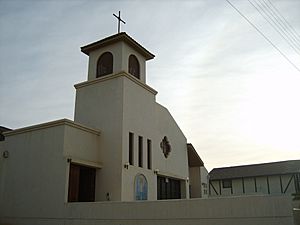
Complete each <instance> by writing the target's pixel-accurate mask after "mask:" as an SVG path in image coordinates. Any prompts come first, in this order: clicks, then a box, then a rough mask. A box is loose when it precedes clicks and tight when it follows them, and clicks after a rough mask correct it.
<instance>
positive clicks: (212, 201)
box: [0, 196, 295, 225]
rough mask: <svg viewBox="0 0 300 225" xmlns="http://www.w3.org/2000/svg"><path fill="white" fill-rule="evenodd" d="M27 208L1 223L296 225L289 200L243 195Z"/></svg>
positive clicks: (1, 217)
mask: <svg viewBox="0 0 300 225" xmlns="http://www.w3.org/2000/svg"><path fill="white" fill-rule="evenodd" d="M47 209H48V205H47V204H44V213H42V214H39V213H37V211H36V210H37V209H36V208H35V209H33V208H30V210H31V211H33V213H31V214H29V215H24V214H22V213H18V214H15V215H13V214H12V213H11V212H9V211H5V212H3V211H0V224H14V225H36V224H38V225H48V224H52V225H56V224H57V225H60V224H65V225H81V224H86V225H90V224H93V225H187V224H188V225H199V224H201V225H216V224H222V225H241V224H242V225H262V224H263V225H283V224H284V225H295V224H294V222H293V212H292V205H291V197H287V196H251V197H249V196H245V197H224V198H208V199H190V200H171V201H144V202H91V203H68V204H65V205H63V207H62V208H61V210H60V211H59V212H58V210H57V211H55V213H52V214H50V213H45V212H46V211H47Z"/></svg>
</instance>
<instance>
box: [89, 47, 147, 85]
mask: <svg viewBox="0 0 300 225" xmlns="http://www.w3.org/2000/svg"><path fill="white" fill-rule="evenodd" d="M104 52H110V53H112V55H113V74H115V73H119V72H126V73H128V59H129V56H130V55H131V54H133V55H135V56H136V57H137V59H138V61H139V64H140V81H141V82H142V83H146V59H145V58H144V57H143V56H142V55H141V54H140V53H138V52H137V51H135V50H134V49H133V48H131V47H130V46H129V45H128V44H126V43H125V42H123V41H121V42H117V43H114V44H111V45H108V46H105V47H102V48H99V49H97V50H94V51H92V52H90V53H89V65H88V80H89V81H90V80H94V79H96V74H97V62H98V59H99V57H100V56H101V55H102V54H103V53H104Z"/></svg>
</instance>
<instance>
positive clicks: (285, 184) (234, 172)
mask: <svg viewBox="0 0 300 225" xmlns="http://www.w3.org/2000/svg"><path fill="white" fill-rule="evenodd" d="M296 192H298V193H299V192H300V160H290V161H282V162H273V163H262V164H253V165H245V166H233V167H224V168H215V169H213V170H212V171H211V172H209V195H210V196H233V195H256V194H264V195H291V194H293V193H296Z"/></svg>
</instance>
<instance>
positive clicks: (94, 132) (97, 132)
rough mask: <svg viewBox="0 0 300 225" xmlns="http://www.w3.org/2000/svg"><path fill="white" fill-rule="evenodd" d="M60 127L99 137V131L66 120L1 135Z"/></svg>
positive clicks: (6, 134)
mask: <svg viewBox="0 0 300 225" xmlns="http://www.w3.org/2000/svg"><path fill="white" fill-rule="evenodd" d="M61 125H67V126H70V127H74V128H77V129H79V130H82V131H86V132H89V133H92V134H95V135H100V131H99V130H96V129H92V128H89V127H87V126H84V125H81V124H79V123H75V122H74V121H72V120H68V119H61V120H55V121H51V122H47V123H42V124H37V125H33V126H29V127H23V128H19V129H15V130H12V131H7V132H4V133H3V135H4V136H5V137H8V136H12V135H17V134H22V133H26V132H32V131H36V130H42V129H46V128H50V127H56V126H61Z"/></svg>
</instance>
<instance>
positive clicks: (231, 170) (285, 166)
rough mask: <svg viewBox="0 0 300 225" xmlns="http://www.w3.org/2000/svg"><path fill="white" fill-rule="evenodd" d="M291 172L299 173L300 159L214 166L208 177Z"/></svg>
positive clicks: (254, 175)
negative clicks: (221, 166)
mask: <svg viewBox="0 0 300 225" xmlns="http://www.w3.org/2000/svg"><path fill="white" fill-rule="evenodd" d="M292 173H300V160H289V161H281V162H272V163H262V164H252V165H244V166H233V167H223V168H214V169H213V170H212V171H210V172H209V177H210V178H209V179H210V180H222V179H233V178H241V177H257V176H271V175H280V174H292Z"/></svg>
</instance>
